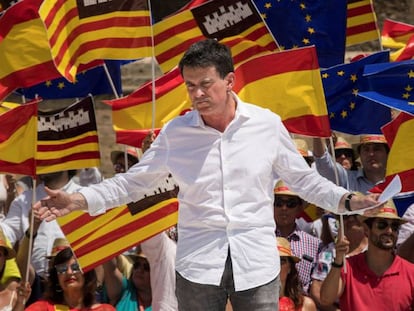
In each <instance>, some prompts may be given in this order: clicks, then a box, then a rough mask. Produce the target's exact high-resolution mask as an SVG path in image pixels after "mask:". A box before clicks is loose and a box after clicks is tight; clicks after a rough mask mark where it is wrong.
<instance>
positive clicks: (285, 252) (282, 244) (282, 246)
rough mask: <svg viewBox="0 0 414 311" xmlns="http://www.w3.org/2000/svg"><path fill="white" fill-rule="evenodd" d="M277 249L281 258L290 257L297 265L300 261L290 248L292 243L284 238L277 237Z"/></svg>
mask: <svg viewBox="0 0 414 311" xmlns="http://www.w3.org/2000/svg"><path fill="white" fill-rule="evenodd" d="M276 241H277V249H278V250H279V256H280V257H290V258H292V259H293V261H294V262H295V263H297V262H299V261H300V258H299V257H296V256H294V255H293V254H292V249H291V248H290V243H289V241H288V240H287V239H285V238H282V237H277V238H276Z"/></svg>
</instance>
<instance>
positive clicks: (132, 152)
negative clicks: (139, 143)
mask: <svg viewBox="0 0 414 311" xmlns="http://www.w3.org/2000/svg"><path fill="white" fill-rule="evenodd" d="M126 152H127V154H128V156H131V157H133V158H134V159H135V160H138V152H137V149H136V148H135V147H128V148H127V149H126ZM124 153H125V151H121V150H114V151H112V152H111V162H112V164H115V162H116V159H118V157H119V156H120V155H123V154H124Z"/></svg>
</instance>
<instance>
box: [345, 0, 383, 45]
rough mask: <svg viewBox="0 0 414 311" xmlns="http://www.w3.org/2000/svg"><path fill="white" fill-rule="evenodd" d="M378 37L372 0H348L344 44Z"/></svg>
mask: <svg viewBox="0 0 414 311" xmlns="http://www.w3.org/2000/svg"><path fill="white" fill-rule="evenodd" d="M379 39H380V32H379V28H378V24H377V16H376V14H375V10H374V5H373V3H372V0H348V6H347V22H346V46H353V45H356V44H361V43H364V42H368V41H374V40H379Z"/></svg>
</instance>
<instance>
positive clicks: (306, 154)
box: [293, 138, 310, 157]
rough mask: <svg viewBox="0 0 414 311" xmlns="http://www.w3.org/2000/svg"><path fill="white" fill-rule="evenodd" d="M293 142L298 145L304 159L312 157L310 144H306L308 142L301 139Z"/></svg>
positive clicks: (297, 147)
mask: <svg viewBox="0 0 414 311" xmlns="http://www.w3.org/2000/svg"><path fill="white" fill-rule="evenodd" d="M293 142H294V143H295V145H296V149H297V150H298V151H299V153H300V154H301V155H302V156H303V157H309V156H310V152H309V147H308V143H307V142H306V140H304V139H300V138H294V139H293Z"/></svg>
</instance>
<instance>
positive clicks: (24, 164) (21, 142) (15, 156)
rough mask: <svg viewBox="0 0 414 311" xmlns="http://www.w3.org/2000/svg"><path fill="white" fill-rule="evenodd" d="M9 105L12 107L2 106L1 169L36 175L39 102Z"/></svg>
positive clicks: (0, 120)
mask: <svg viewBox="0 0 414 311" xmlns="http://www.w3.org/2000/svg"><path fill="white" fill-rule="evenodd" d="M7 106H8V107H11V108H10V109H8V108H7V107H4V106H2V107H1V108H2V111H3V112H2V114H1V115H0V124H1V135H0V171H1V172H4V173H10V174H22V175H29V176H32V177H34V176H36V160H35V159H36V142H37V135H36V133H37V103H30V104H25V105H18V106H14V105H7ZM13 106H14V107H13ZM5 110H8V111H5Z"/></svg>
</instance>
